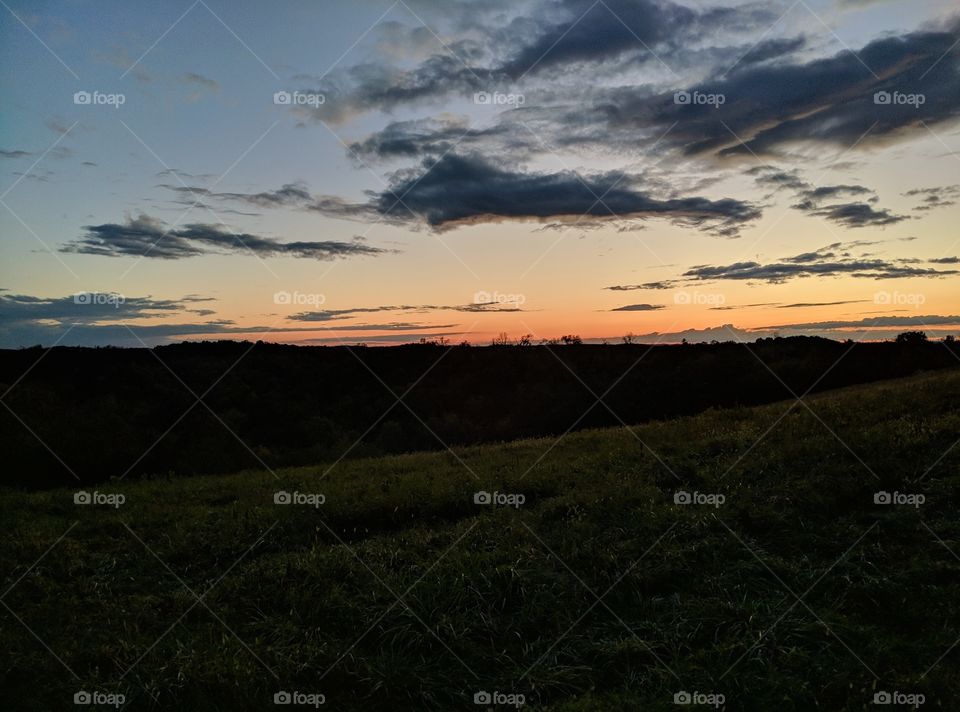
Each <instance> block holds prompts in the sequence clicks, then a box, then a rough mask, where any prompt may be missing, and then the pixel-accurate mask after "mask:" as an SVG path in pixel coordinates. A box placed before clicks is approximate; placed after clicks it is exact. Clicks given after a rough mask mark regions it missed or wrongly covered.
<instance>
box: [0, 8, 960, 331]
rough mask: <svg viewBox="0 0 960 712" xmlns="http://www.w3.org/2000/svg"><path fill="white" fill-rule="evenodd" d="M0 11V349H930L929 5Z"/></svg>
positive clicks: (955, 117) (940, 207) (946, 30)
mask: <svg viewBox="0 0 960 712" xmlns="http://www.w3.org/2000/svg"><path fill="white" fill-rule="evenodd" d="M0 5H2V7H0V63H2V66H3V67H4V71H3V72H2V75H0V107H2V109H0V347H2V348H18V347H24V346H31V345H36V344H42V345H45V346H49V345H53V344H62V345H87V346H92V345H117V346H140V345H144V344H145V345H150V346H152V345H157V344H165V343H175V342H180V341H184V340H200V339H244V340H258V339H262V340H267V341H278V342H289V343H298V344H356V343H366V344H371V345H376V344H396V343H407V342H414V341H419V340H421V339H426V340H438V339H441V338H442V339H444V340H446V341H447V342H449V343H460V342H462V341H469V342H471V343H477V344H483V343H489V342H490V341H491V339H493V338H495V337H497V336H498V335H500V334H503V333H505V334H507V335H508V336H509V338H511V339H517V338H520V337H522V336H524V335H529V336H530V338H531V339H532V340H534V341H539V340H542V339H553V338H557V337H559V336H561V335H564V334H577V335H579V336H581V337H582V338H583V339H584V340H585V341H608V342H611V343H613V342H619V341H620V340H621V339H622V338H623V337H624V335H630V338H631V339H632V340H634V341H637V342H647V343H671V342H677V341H680V340H681V339H684V338H686V339H688V340H690V341H709V340H714V339H716V340H720V341H728V340H753V339H755V338H758V337H767V336H774V335H782V336H788V335H793V334H811V335H821V336H827V337H830V338H837V339H846V338H853V339H858V340H859V339H884V338H891V337H893V336H895V335H896V334H897V333H900V332H902V331H907V330H913V329H922V330H924V331H926V332H927V334H928V335H930V336H933V337H941V336H945V335H947V334H960V234H958V228H957V225H958V217H960V12H958V10H957V8H956V6H955V4H954V3H953V2H952V1H951V0H943V1H941V0H924V2H922V3H917V2H907V1H906V0H903V1H901V0H797V1H796V2H777V1H774V2H750V1H744V0H702V1H696V0H678V1H676V2H674V1H671V0H596V1H593V0H509V1H508V0H486V1H485V2H482V3H480V2H466V1H464V0H442V1H441V0H397V2H388V1H387V0H349V1H348V0H330V1H328V2H323V3H318V2H307V1H299V0H278V2H271V3H267V2H260V3H257V2H245V3H236V2H226V1H225V0H196V1H191V0H184V1H183V2H178V1H173V0H171V1H170V2H164V3H148V2H139V1H133V2H130V1H124V2H120V1H113V0H96V1H95V2H94V1H92V0H90V1H87V0H61V1H59V2H52V1H51V2H44V1H43V0H31V1H29V2H26V1H25V0H4V1H3V2H0Z"/></svg>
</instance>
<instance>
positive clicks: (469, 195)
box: [369, 154, 760, 234]
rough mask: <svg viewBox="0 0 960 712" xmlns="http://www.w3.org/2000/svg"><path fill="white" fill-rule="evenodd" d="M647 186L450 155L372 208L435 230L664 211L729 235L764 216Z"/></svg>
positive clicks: (620, 176)
mask: <svg viewBox="0 0 960 712" xmlns="http://www.w3.org/2000/svg"><path fill="white" fill-rule="evenodd" d="M641 184H642V180H641V178H640V177H638V176H633V175H628V174H624V173H620V172H617V171H611V172H608V173H602V174H593V175H587V176H580V175H577V174H575V173H573V172H569V171H564V172H560V173H532V172H529V173H525V172H519V171H513V170H510V169H506V168H501V167H499V166H497V165H494V164H493V163H492V162H490V161H488V160H486V159H484V158H481V157H479V156H476V155H467V156H459V155H453V154H447V155H446V156H444V157H443V158H441V159H440V160H438V161H435V162H433V161H431V160H429V159H426V160H424V161H423V162H422V163H421V165H420V167H419V168H418V169H410V170H405V171H397V172H396V173H394V174H393V177H392V179H391V182H390V187H389V189H388V190H385V191H383V192H381V193H380V194H378V195H376V196H374V198H373V199H372V201H371V203H370V204H369V209H370V210H371V211H373V212H374V213H375V214H377V215H381V216H386V217H391V218H398V219H407V220H414V221H418V222H422V223H424V224H426V225H428V226H430V227H432V228H435V229H447V228H451V227H455V226H457V225H464V224H476V223H490V222H498V221H500V220H533V221H541V222H543V221H558V220H562V221H567V222H570V223H575V222H576V221H577V220H580V219H581V218H584V217H587V218H594V219H600V220H609V219H611V218H612V219H622V218H638V219H645V218H650V217H662V218H667V219H670V220H673V221H677V222H682V223H685V224H689V225H694V226H697V227H702V228H704V229H709V230H714V231H717V232H720V233H722V234H735V233H736V231H737V230H738V229H739V228H740V227H741V226H742V225H743V224H745V223H747V222H749V221H751V220H754V219H756V218H757V217H759V214H760V212H759V210H758V209H757V208H756V207H754V206H753V205H751V204H750V203H746V202H744V201H740V200H735V199H730V198H726V199H721V200H716V201H714V200H709V199H707V198H702V197H687V198H663V199H660V198H655V197H653V196H652V195H650V194H649V193H648V192H647V191H646V190H644V189H643V188H642V186H641ZM600 198H602V200H600Z"/></svg>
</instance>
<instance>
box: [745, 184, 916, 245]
mask: <svg viewBox="0 0 960 712" xmlns="http://www.w3.org/2000/svg"><path fill="white" fill-rule="evenodd" d="M747 174H748V175H752V176H753V177H754V180H755V182H756V183H757V185H759V186H761V187H768V188H773V189H774V190H781V189H788V190H792V191H794V194H795V195H796V198H797V200H798V202H797V203H795V204H794V205H792V206H791V207H793V208H795V209H796V210H800V211H802V212H805V213H807V214H808V215H813V216H816V217H823V218H826V219H827V220H830V221H832V222H835V223H837V224H839V225H843V226H844V227H850V228H856V227H868V226H874V227H882V226H884V225H894V224H896V223H899V222H903V221H904V220H908V219H909V217H908V216H906V215H897V214H895V213H891V212H890V211H889V210H886V209H880V208H874V207H873V206H872V205H871V204H870V203H875V202H877V200H878V198H877V196H876V195H875V193H874V191H873V190H871V189H870V188H867V187H866V186H862V185H844V184H841V185H823V186H812V185H811V184H810V183H808V182H806V181H805V180H803V179H802V178H801V177H800V176H799V173H798V171H797V170H792V171H783V170H779V169H776V168H773V167H772V166H757V167H755V168H751V169H750V170H748V171H747ZM864 195H869V196H871V197H870V198H869V201H870V202H861V201H857V202H844V203H833V204H825V203H826V202H827V201H833V200H838V199H841V198H850V197H856V196H864ZM795 259H796V258H795Z"/></svg>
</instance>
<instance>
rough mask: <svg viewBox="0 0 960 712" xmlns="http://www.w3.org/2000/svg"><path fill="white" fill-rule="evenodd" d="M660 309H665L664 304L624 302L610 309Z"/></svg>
mask: <svg viewBox="0 0 960 712" xmlns="http://www.w3.org/2000/svg"><path fill="white" fill-rule="evenodd" d="M660 309H666V306H665V305H663V304H626V305H624V306H622V307H616V308H615V309H611V310H610V311H615V312H617V311H658V310H660Z"/></svg>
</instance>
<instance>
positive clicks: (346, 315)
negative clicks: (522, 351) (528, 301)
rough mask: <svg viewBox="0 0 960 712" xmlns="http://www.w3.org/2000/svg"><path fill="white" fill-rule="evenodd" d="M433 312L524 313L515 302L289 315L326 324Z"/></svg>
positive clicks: (428, 305)
mask: <svg viewBox="0 0 960 712" xmlns="http://www.w3.org/2000/svg"><path fill="white" fill-rule="evenodd" d="M434 311H454V312H465V313H489V312H520V311H525V310H524V309H523V308H522V307H520V306H519V305H518V304H517V303H515V302H480V303H474V304H455V305H436V304H419V305H412V304H405V305H400V304H393V305H386V306H377V307H353V308H350V309H323V310H320V311H305V312H298V313H296V314H292V315H290V316H289V317H288V318H289V319H291V320H293V321H311V322H326V321H339V320H342V319H350V318H352V317H353V316H354V315H356V314H376V313H380V312H412V313H418V314H423V313H426V312H434Z"/></svg>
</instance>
